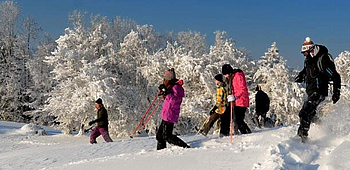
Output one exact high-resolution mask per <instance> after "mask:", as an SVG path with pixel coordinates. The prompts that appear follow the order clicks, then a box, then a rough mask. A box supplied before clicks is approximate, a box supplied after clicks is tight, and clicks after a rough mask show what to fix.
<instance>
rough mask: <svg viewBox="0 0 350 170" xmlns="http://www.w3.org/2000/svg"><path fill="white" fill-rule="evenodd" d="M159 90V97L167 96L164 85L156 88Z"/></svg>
mask: <svg viewBox="0 0 350 170" xmlns="http://www.w3.org/2000/svg"><path fill="white" fill-rule="evenodd" d="M158 89H159V95H166V94H168V90H167V89H166V87H165V84H161V85H159V86H158Z"/></svg>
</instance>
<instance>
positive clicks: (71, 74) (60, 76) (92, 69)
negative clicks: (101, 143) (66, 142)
mask: <svg viewBox="0 0 350 170" xmlns="http://www.w3.org/2000/svg"><path fill="white" fill-rule="evenodd" d="M70 18H71V21H72V23H73V26H74V27H73V28H72V29H71V28H66V30H65V34H64V35H62V36H61V37H60V38H59V39H58V40H56V43H57V48H56V49H55V51H54V52H53V53H52V55H51V56H49V57H47V62H48V63H50V64H52V65H53V66H54V69H53V71H52V73H53V74H54V76H55V77H54V79H55V81H57V83H58V84H57V86H56V87H55V88H54V89H53V90H52V92H51V96H50V98H49V100H48V103H49V104H48V105H46V107H45V111H48V112H50V114H52V115H53V116H56V117H57V121H58V122H60V126H61V127H62V128H63V130H64V132H65V133H67V134H69V133H71V132H72V130H73V129H77V128H78V127H79V126H80V124H81V123H83V122H84V121H87V118H89V119H90V120H91V119H94V118H95V116H96V113H95V111H94V105H93V103H94V100H96V98H98V97H101V98H103V100H104V101H105V104H106V107H107V108H108V106H109V105H110V102H109V101H110V99H109V98H108V97H110V96H111V95H113V93H114V90H113V89H111V88H112V87H113V85H111V84H113V79H112V78H110V76H109V74H110V73H109V72H107V71H106V69H105V67H104V66H105V65H106V63H108V62H109V60H110V58H109V56H114V51H113V50H112V49H111V46H112V43H110V42H107V41H105V40H106V36H105V35H104V34H103V32H101V25H92V26H91V28H92V29H91V31H87V30H88V29H87V28H86V25H85V23H84V21H85V16H84V15H83V13H81V12H74V13H73V14H71V16H70ZM111 93H112V94H111Z"/></svg>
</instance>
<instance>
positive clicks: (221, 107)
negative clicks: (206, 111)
mask: <svg viewBox="0 0 350 170" xmlns="http://www.w3.org/2000/svg"><path fill="white" fill-rule="evenodd" d="M214 78H215V84H216V101H215V105H214V107H213V108H212V109H211V111H210V117H209V120H208V122H207V123H206V124H205V125H204V128H203V130H201V133H202V134H203V135H204V136H206V135H207V134H208V132H209V130H210V128H211V127H212V126H213V124H214V123H215V122H216V121H217V120H218V119H219V118H220V117H221V116H222V115H223V114H224V112H225V110H226V106H227V90H226V84H225V83H224V80H223V75H222V74H217V75H216V76H215V77H214ZM221 125H222V124H220V126H221ZM224 129H225V128H222V127H221V128H220V134H222V133H224V132H221V130H224Z"/></svg>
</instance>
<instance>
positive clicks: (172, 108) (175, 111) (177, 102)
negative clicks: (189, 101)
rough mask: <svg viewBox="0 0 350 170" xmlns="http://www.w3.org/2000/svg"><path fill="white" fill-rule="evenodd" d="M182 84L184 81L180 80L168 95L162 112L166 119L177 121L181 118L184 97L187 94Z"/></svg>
mask: <svg viewBox="0 0 350 170" xmlns="http://www.w3.org/2000/svg"><path fill="white" fill-rule="evenodd" d="M182 85H183V81H182V80H179V81H178V82H177V83H176V84H175V85H174V86H173V88H172V89H171V90H170V93H169V94H168V95H166V97H165V100H164V103H163V108H162V112H161V114H160V116H161V117H162V119H163V120H164V121H167V122H170V123H176V122H177V121H178V120H179V114H180V106H181V102H182V98H183V97H184V96H185V91H184V89H183V88H182Z"/></svg>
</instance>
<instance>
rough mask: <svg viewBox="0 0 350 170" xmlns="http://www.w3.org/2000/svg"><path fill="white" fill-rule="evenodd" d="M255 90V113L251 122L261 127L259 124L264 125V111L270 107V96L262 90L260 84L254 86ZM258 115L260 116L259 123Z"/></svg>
mask: <svg viewBox="0 0 350 170" xmlns="http://www.w3.org/2000/svg"><path fill="white" fill-rule="evenodd" d="M255 91H257V92H256V94H255V114H254V118H253V122H254V124H255V125H256V126H258V127H259V128H261V126H265V122H266V113H267V112H268V111H269V109H270V98H269V96H268V95H267V94H266V93H265V92H264V91H263V90H261V86H260V85H257V86H256V88H255ZM259 117H261V123H260V121H259Z"/></svg>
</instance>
